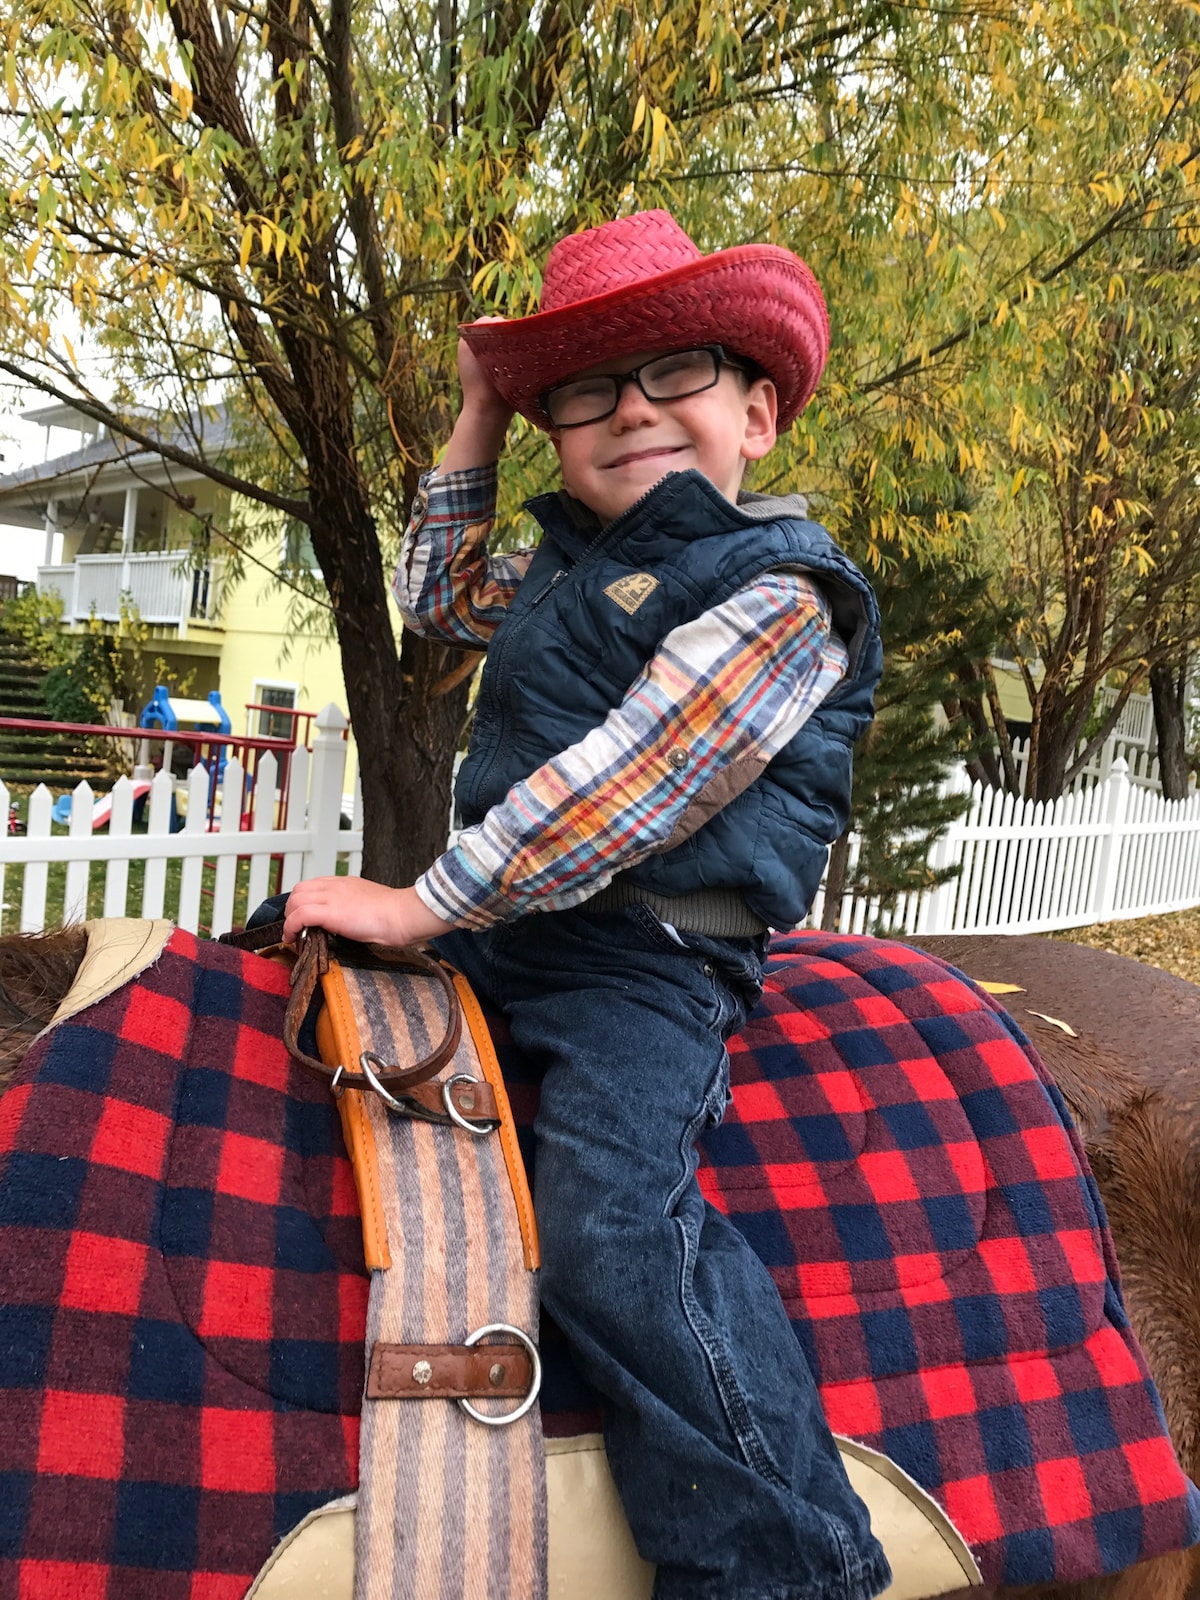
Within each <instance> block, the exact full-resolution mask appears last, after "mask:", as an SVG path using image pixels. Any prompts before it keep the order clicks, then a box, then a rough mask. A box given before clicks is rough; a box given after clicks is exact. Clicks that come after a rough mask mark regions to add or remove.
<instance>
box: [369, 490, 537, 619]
mask: <svg viewBox="0 0 1200 1600" xmlns="http://www.w3.org/2000/svg"><path fill="white" fill-rule="evenodd" d="M495 520H496V467H495V464H494V463H493V464H492V465H491V466H486V467H467V468H464V469H463V470H461V471H459V472H447V473H445V474H444V475H443V474H439V473H438V472H437V470H436V468H435V469H434V470H433V471H432V472H427V473H425V474H424V476H423V477H422V478H421V480H420V483H419V484H418V487H417V493H416V496H415V498H414V499H413V504H412V511H411V513H410V514H409V519H408V526H407V527H406V528H405V530H404V538H403V540H402V542H401V546H400V564H399V566H397V568H396V573H395V576H394V577H393V579H392V593H393V595H394V596H395V599H396V604H397V605H398V606H399V608H400V615H401V616H402V617H403V619H404V625H405V627H406V628H411V629H412V631H413V632H414V633H417V634H420V635H421V637H422V638H426V639H443V640H445V641H446V643H448V644H456V645H459V646H460V647H461V648H463V649H466V650H486V649H487V647H488V644H489V643H490V641H491V637H492V635H493V634H494V633H495V631H496V629H497V627H498V626H499V624H500V621H501V619H502V618H503V616H504V613H505V611H506V610H507V608H508V606H509V604H510V602H511V600H512V597H513V595H514V594H515V593H516V591H517V588H518V586H519V584H520V582H521V579H522V578H523V577H524V576H525V572H526V569H527V568H528V566H529V562H530V560H531V559H532V551H528V550H526V551H518V552H515V553H514V554H512V555H490V554H489V553H488V548H487V541H488V535H489V534H490V533H491V531H492V527H493V525H494V523H495Z"/></svg>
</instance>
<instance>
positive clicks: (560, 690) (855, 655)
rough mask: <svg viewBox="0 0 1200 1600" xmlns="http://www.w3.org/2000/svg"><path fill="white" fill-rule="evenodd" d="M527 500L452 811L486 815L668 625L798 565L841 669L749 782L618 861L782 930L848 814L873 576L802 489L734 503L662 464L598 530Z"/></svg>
mask: <svg viewBox="0 0 1200 1600" xmlns="http://www.w3.org/2000/svg"><path fill="white" fill-rule="evenodd" d="M529 509H530V510H531V511H532V512H533V514H534V516H535V517H536V518H537V520H538V521H539V522H540V523H541V526H542V528H543V530H544V537H543V539H542V542H541V544H540V545H539V547H538V549H537V552H536V553H535V555H534V558H533V561H532V563H531V565H530V568H529V572H528V574H527V576H526V578H525V580H524V581H523V583H522V584H521V587H520V589H519V590H518V592H517V595H516V598H515V599H514V601H513V603H512V605H511V607H510V608H509V611H508V614H507V616H506V617H505V619H504V621H503V622H502V623H501V625H500V627H499V628H498V629H497V631H496V634H495V637H494V638H493V640H492V644H491V648H490V649H489V651H488V656H487V662H486V664H485V666H484V670H483V678H482V682H481V684H480V689H479V697H478V701H477V704H476V710H475V727H474V733H473V735H472V739H471V749H470V752H469V754H468V756H467V759H466V760H465V761H464V763H463V765H462V769H461V771H460V773H459V779H458V787H457V797H458V803H459V806H460V807H461V810H462V816H463V820H464V821H465V822H466V824H467V825H468V826H470V825H471V824H473V823H476V822H478V821H480V820H481V818H482V817H483V816H484V814H485V813H486V812H487V811H488V809H489V808H490V807H491V806H493V805H495V804H496V803H497V802H498V801H500V800H502V799H503V798H504V796H505V794H506V793H507V792H508V790H509V789H511V788H512V786H513V785H514V784H516V783H519V782H520V781H521V780H522V779H523V778H527V777H528V776H529V775H530V773H532V772H534V771H535V770H536V769H537V768H538V767H539V766H541V765H542V764H543V763H544V762H545V761H547V760H549V759H550V757H552V756H555V755H558V754H559V753H560V752H561V751H563V750H565V749H567V747H568V746H570V745H572V744H575V743H576V742H577V741H578V740H580V739H582V738H583V737H584V735H585V734H587V733H588V732H589V731H590V730H591V729H592V728H594V727H596V726H598V725H599V724H600V723H601V722H603V720H604V718H605V717H606V716H607V714H608V712H609V711H610V710H611V709H613V708H614V707H615V706H617V705H619V704H620V703H621V701H622V699H623V698H624V696H625V694H626V692H627V690H628V689H629V687H630V685H631V684H632V683H633V682H634V680H635V679H636V678H637V676H638V675H639V673H640V672H641V671H642V670H643V668H644V667H645V665H646V663H647V662H648V661H649V660H650V659H651V657H652V656H653V655H654V653H655V651H656V649H657V647H658V645H659V643H660V641H661V640H662V639H663V638H664V637H665V635H666V634H668V633H669V632H670V631H671V629H672V628H676V627H678V626H680V625H681V624H682V623H685V622H691V621H693V620H694V619H695V618H696V617H698V616H700V615H701V613H702V612H704V611H706V610H708V609H710V608H711V607H712V606H715V605H719V604H720V603H721V602H722V601H724V600H726V599H728V598H729V596H730V595H732V594H733V593H735V591H736V590H738V589H740V588H742V587H743V586H744V585H746V584H747V583H750V582H752V581H753V580H754V579H755V578H757V577H758V576H759V575H760V574H761V573H763V572H766V571H769V570H770V569H772V568H776V567H783V566H792V567H802V568H804V569H806V570H807V571H809V572H811V573H812V574H813V575H814V576H815V577H816V578H817V580H818V581H819V583H820V585H821V588H822V590H823V591H824V592H825V594H826V595H827V596H828V597H829V600H830V603H831V605H832V608H833V621H834V627H835V628H836V630H837V632H838V633H839V634H840V635H841V637H842V638H843V639H844V640H845V641H846V643H847V646H848V647H849V651H850V666H849V670H848V672H847V674H846V676H845V678H844V679H843V680H842V681H841V683H839V684H838V686H837V688H836V689H835V690H834V692H833V693H832V694H831V695H830V696H829V698H828V699H827V700H825V702H824V703H823V704H822V705H821V706H820V707H818V709H817V710H816V711H815V712H814V713H813V715H812V716H811V717H810V718H809V720H808V721H807V722H806V723H805V725H804V727H803V728H802V729H801V730H800V732H799V733H798V734H797V735H796V737H795V738H794V739H792V740H791V742H790V743H789V744H788V745H787V746H786V747H785V748H784V749H783V750H782V751H780V753H779V754H778V755H777V756H776V757H775V759H774V760H773V761H772V762H771V763H770V765H769V766H768V767H767V768H766V770H765V771H764V772H763V773H762V775H761V776H760V777H759V778H758V779H757V780H756V781H755V782H754V783H753V784H751V786H750V787H749V788H748V789H747V790H746V791H745V792H744V793H743V794H741V795H739V796H738V798H737V799H735V800H733V801H732V802H731V803H730V804H729V805H727V806H725V807H724V808H723V809H722V810H721V811H719V812H717V813H716V815H715V816H713V817H712V818H711V819H710V820H709V821H707V822H706V823H704V825H703V826H702V827H700V828H698V829H697V831H696V832H695V833H694V834H692V835H691V837H690V838H688V839H685V840H684V841H683V842H682V843H681V844H679V845H677V846H675V847H674V848H673V849H671V850H668V851H665V852H664V853H662V854H660V855H656V856H652V857H650V858H649V859H648V860H646V861H643V862H641V863H640V864H639V865H638V866H636V867H634V868H632V869H631V871H630V872H629V874H628V877H629V878H630V880H632V881H633V882H635V883H637V884H639V885H641V886H642V887H643V888H645V889H647V890H648V891H651V892H653V893H656V894H664V895H682V894H689V893H692V892H694V891H696V890H699V889H736V890H739V891H740V892H741V893H742V894H743V896H744V897H745V900H746V903H747V905H748V906H749V907H750V909H751V910H752V911H754V912H755V913H756V914H757V915H758V916H760V917H761V918H762V919H763V920H764V921H765V922H768V923H769V924H770V925H771V926H772V927H776V928H787V927H791V926H792V925H793V924H794V923H796V922H798V921H800V920H801V919H802V918H803V917H804V916H805V914H806V913H807V911H808V908H809V906H810V904H811V903H812V898H813V896H814V894H815V893H816V890H817V885H818V884H819V882H820V878H821V873H822V871H823V869H824V865H825V856H826V850H827V847H828V846H829V845H830V844H831V843H832V841H833V840H834V839H836V838H837V837H838V835H839V834H840V833H841V831H842V829H843V828H844V827H845V825H846V819H847V817H848V815H849V810H850V770H851V754H850V753H851V747H852V746H853V744H854V741H855V740H856V739H857V738H858V736H859V735H860V734H861V733H862V732H863V730H864V729H865V728H866V726H867V724H868V723H869V722H870V719H871V715H872V695H873V692H874V688H875V685H876V683H877V682H878V680H879V673H880V669H881V666H882V651H881V647H880V642H879V612H878V608H877V606H876V603H875V597H874V595H873V593H872V591H871V586H870V584H868V582H867V580H866V579H865V578H864V577H863V575H862V574H861V573H860V572H859V571H858V569H857V567H855V566H854V565H853V563H852V562H851V561H850V560H849V559H848V558H847V557H846V556H845V555H844V554H843V553H842V552H841V551H840V550H839V549H838V547H837V546H836V545H835V544H834V543H833V541H832V539H831V538H830V537H829V535H828V534H827V533H826V532H825V530H824V528H822V527H820V526H819V524H817V523H815V522H809V521H808V520H806V518H805V516H804V512H803V502H802V501H800V500H798V499H797V498H795V497H790V498H788V499H783V500H780V499H772V498H767V497H766V496H761V495H747V496H745V497H744V498H743V500H742V501H741V502H740V503H739V504H738V505H736V506H735V505H732V504H731V503H730V502H729V501H728V500H726V498H725V496H724V495H722V494H721V493H720V491H719V490H718V489H716V488H714V487H713V485H712V484H711V483H709V481H708V480H707V478H705V477H704V476H703V475H702V474H700V473H699V472H695V471H691V472H682V473H672V474H670V476H668V477H666V478H664V479H663V480H662V482H661V483H659V484H657V485H656V486H655V487H654V488H653V489H652V490H650V492H649V493H648V494H646V495H644V496H643V497H642V498H641V499H640V500H639V501H638V502H637V503H636V504H635V505H633V506H632V507H631V508H630V509H629V510H628V511H626V512H624V513H623V514H622V515H621V516H620V517H618V518H617V519H616V520H615V521H613V522H610V523H609V524H608V525H607V526H605V527H601V526H600V524H599V523H598V522H597V520H596V518H595V517H594V516H593V515H592V514H591V513H590V512H588V511H587V510H586V508H584V507H583V506H581V505H579V503H578V502H576V501H573V500H571V499H570V498H569V497H567V496H565V495H557V494H550V495H542V496H540V497H539V498H538V499H536V500H532V501H530V502H529ZM622 579H625V580H630V581H628V582H626V583H625V584H624V585H623V586H622V587H620V588H618V590H617V595H618V596H619V598H616V599H614V597H613V586H614V584H616V585H620V584H621V580H622ZM649 579H654V580H656V582H654V583H653V584H651V583H650V582H649Z"/></svg>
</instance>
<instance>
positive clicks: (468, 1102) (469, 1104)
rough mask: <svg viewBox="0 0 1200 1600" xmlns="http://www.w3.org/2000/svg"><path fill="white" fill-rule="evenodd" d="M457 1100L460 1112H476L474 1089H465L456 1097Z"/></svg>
mask: <svg viewBox="0 0 1200 1600" xmlns="http://www.w3.org/2000/svg"><path fill="white" fill-rule="evenodd" d="M455 1099H456V1100H457V1101H458V1109H459V1110H460V1111H474V1109H475V1091H474V1089H463V1090H462V1091H461V1093H459V1094H458V1095H456V1096H455Z"/></svg>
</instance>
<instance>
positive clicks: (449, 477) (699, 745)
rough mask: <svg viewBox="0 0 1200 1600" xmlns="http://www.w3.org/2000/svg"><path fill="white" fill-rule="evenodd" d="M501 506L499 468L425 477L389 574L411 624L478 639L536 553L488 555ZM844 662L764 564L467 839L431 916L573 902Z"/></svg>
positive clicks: (797, 723)
mask: <svg viewBox="0 0 1200 1600" xmlns="http://www.w3.org/2000/svg"><path fill="white" fill-rule="evenodd" d="M495 502H496V469H495V467H494V466H489V467H478V468H471V469H468V470H464V471H460V472H450V473H447V474H446V475H445V476H444V477H439V476H438V475H437V474H435V473H427V474H426V475H425V477H424V478H422V480H421V487H420V490H419V492H418V494H417V498H416V501H415V502H414V505H413V512H412V517H411V519H410V521H409V525H408V528H407V530H406V532H405V536H404V544H403V548H402V551H401V558H400V565H399V567H398V568H397V571H396V576H395V579H394V582H393V592H394V594H395V597H396V601H397V604H398V605H399V607H400V611H401V614H402V615H403V617H404V622H405V625H406V626H407V627H410V628H412V629H413V630H414V631H415V632H417V633H420V634H423V635H425V636H428V637H434V638H438V639H444V640H447V641H448V642H449V643H451V644H457V645H460V646H462V647H464V648H467V649H481V648H482V649H486V648H487V646H488V644H489V642H490V640H491V638H492V635H493V634H494V633H495V631H496V629H497V627H499V625H500V623H501V621H502V620H503V617H504V613H505V611H506V610H507V607H508V605H509V603H510V602H511V600H512V598H513V596H514V594H515V593H516V591H517V588H518V587H519V585H520V583H521V580H522V578H523V577H524V575H525V571H526V569H527V568H528V565H529V561H530V559H531V552H529V551H523V552H517V553H514V554H511V555H493V554H490V553H489V552H488V549H487V539H488V535H489V534H490V532H491V529H492V526H493V522H494V518H495ZM847 664H848V656H847V652H846V648H845V645H844V644H843V643H842V641H841V640H840V639H839V638H838V637H837V635H836V634H834V633H833V632H832V631H831V628H830V614H829V607H828V604H827V602H826V600H825V598H824V596H823V595H822V594H821V592H820V590H819V589H817V588H816V587H815V586H814V585H813V583H812V582H811V580H810V579H809V578H808V577H807V576H805V575H804V574H802V573H800V572H796V571H792V570H790V569H782V570H778V571H772V572H768V573H764V574H763V575H762V576H761V577H760V578H758V579H757V580H756V581H755V582H754V583H752V584H749V585H747V586H746V587H745V588H743V589H740V590H739V591H738V592H737V593H736V594H734V595H732V596H731V597H730V598H729V599H728V600H726V601H725V602H724V603H723V604H721V605H717V606H714V607H712V608H711V609H710V610H708V611H706V612H704V613H703V614H702V615H701V616H700V617H698V618H696V619H695V620H694V621H692V622H689V623H687V624H685V625H683V626H682V627H678V628H675V629H673V630H672V631H671V632H670V633H669V634H667V636H666V637H665V638H664V639H663V640H662V642H661V644H660V645H659V648H658V651H657V653H656V654H655V656H654V658H653V659H652V660H651V661H650V662H649V663H648V664H647V666H646V667H645V669H644V671H643V672H642V673H641V675H640V676H639V677H638V678H637V680H636V681H635V682H634V683H633V684H632V685H631V686H630V688H629V690H628V691H627V693H626V695H625V698H624V700H623V701H622V702H621V704H620V705H619V706H617V707H615V708H614V709H613V710H612V711H611V712H610V713H609V715H608V717H607V718H606V719H605V721H604V722H603V723H602V724H601V725H600V726H599V727H597V728H594V729H592V731H591V732H590V733H589V734H588V735H587V737H586V738H584V739H582V740H580V741H579V742H578V743H577V744H575V745H572V746H571V747H570V748H569V749H567V750H564V751H563V752H562V753H561V754H560V755H558V756H555V757H554V758H553V759H552V760H550V761H548V762H546V763H545V764H544V765H543V766H542V767H540V768H538V770H537V771H536V772H533V773H531V774H530V776H529V777H528V778H526V779H525V780H524V781H523V782H521V783H519V784H517V785H516V786H515V787H514V788H513V789H512V790H510V792H509V794H508V795H507V796H506V797H505V799H504V800H503V801H502V802H501V803H500V804H499V805H497V806H494V807H493V808H492V809H491V811H489V812H488V814H487V816H486V817H485V818H484V819H483V821H482V822H480V823H479V824H478V825H477V826H475V827H473V828H468V829H466V830H465V831H464V832H463V833H461V834H460V835H459V836H458V838H457V840H456V841H455V843H454V844H453V845H452V846H451V848H450V849H449V850H447V851H446V852H445V854H443V855H442V856H441V857H439V859H438V860H437V861H435V862H434V864H433V866H432V867H430V869H429V870H428V872H426V873H425V874H423V876H422V877H420V878H419V879H418V880H417V885H416V887H417V892H418V894H419V895H420V896H421V899H422V900H423V901H424V902H425V904H426V905H427V906H428V907H429V909H430V910H431V911H433V912H434V913H435V915H437V916H440V917H442V918H444V919H445V920H446V921H447V922H453V923H458V924H460V925H464V926H468V927H475V928H482V927H486V926H488V925H489V924H490V923H493V922H500V921H504V920H506V919H507V918H509V917H512V916H515V915H518V914H519V913H522V912H525V911H532V910H539V911H551V910H565V909H566V908H567V907H569V906H575V905H579V904H580V903H581V902H582V901H585V900H587V899H590V897H591V896H592V895H593V894H595V893H596V892H597V890H599V889H602V888H603V887H604V885H605V884H606V883H608V882H609V880H610V879H611V878H612V877H613V875H614V873H616V872H618V871H620V870H622V869H624V868H628V867H632V866H634V865H636V863H637V862H639V861H642V860H644V859H645V858H646V857H647V856H650V855H654V854H655V853H656V852H658V851H660V850H662V849H663V848H664V846H665V845H666V843H667V841H668V839H670V838H671V837H672V835H673V834H674V835H675V837H676V838H678V837H680V833H679V829H680V823H681V819H685V820H684V823H683V826H684V831H685V832H686V831H687V821H686V817H687V813H688V811H689V808H690V807H692V806H694V805H695V804H696V802H697V801H698V799H699V797H700V795H701V793H702V791H704V789H705V788H706V786H707V785H709V784H711V782H712V779H713V778H714V777H715V776H716V774H717V773H719V772H722V771H726V770H727V769H728V768H730V767H731V766H732V765H733V764H734V763H739V764H740V763H744V764H745V766H744V771H745V772H746V773H747V774H748V775H749V774H756V773H757V772H758V771H761V769H762V767H763V766H765V765H766V763H767V762H768V761H769V760H770V759H771V758H772V757H773V756H774V755H776V754H777V753H778V752H779V751H780V750H782V749H783V747H784V746H785V745H786V744H787V743H788V741H789V740H790V739H791V738H793V737H794V735H795V734H796V733H797V732H798V731H799V729H800V728H801V727H802V726H803V724H804V723H805V721H806V720H807V719H808V718H809V717H810V716H811V715H812V713H813V711H815V710H816V708H817V707H818V706H819V705H820V703H821V701H822V700H824V699H825V697H826V696H827V695H828V694H829V692H830V691H831V690H832V689H833V688H834V686H835V685H836V684H837V682H838V680H839V679H840V678H841V677H842V676H843V675H844V673H845V671H846V667H847ZM681 732H683V733H685V734H686V738H687V743H688V748H689V750H690V751H691V752H692V755H693V760H692V762H691V764H690V766H689V768H688V772H687V776H686V778H684V779H682V780H681V778H680V774H679V773H678V771H677V770H676V769H675V768H673V767H672V766H670V765H669V763H668V762H667V761H666V759H665V758H666V754H667V751H668V750H669V749H670V747H671V746H672V745H673V744H675V743H676V742H677V740H678V739H679V737H680V734H681ZM749 781H750V778H749V776H748V777H747V782H749ZM697 825H699V824H698V823H697Z"/></svg>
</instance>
